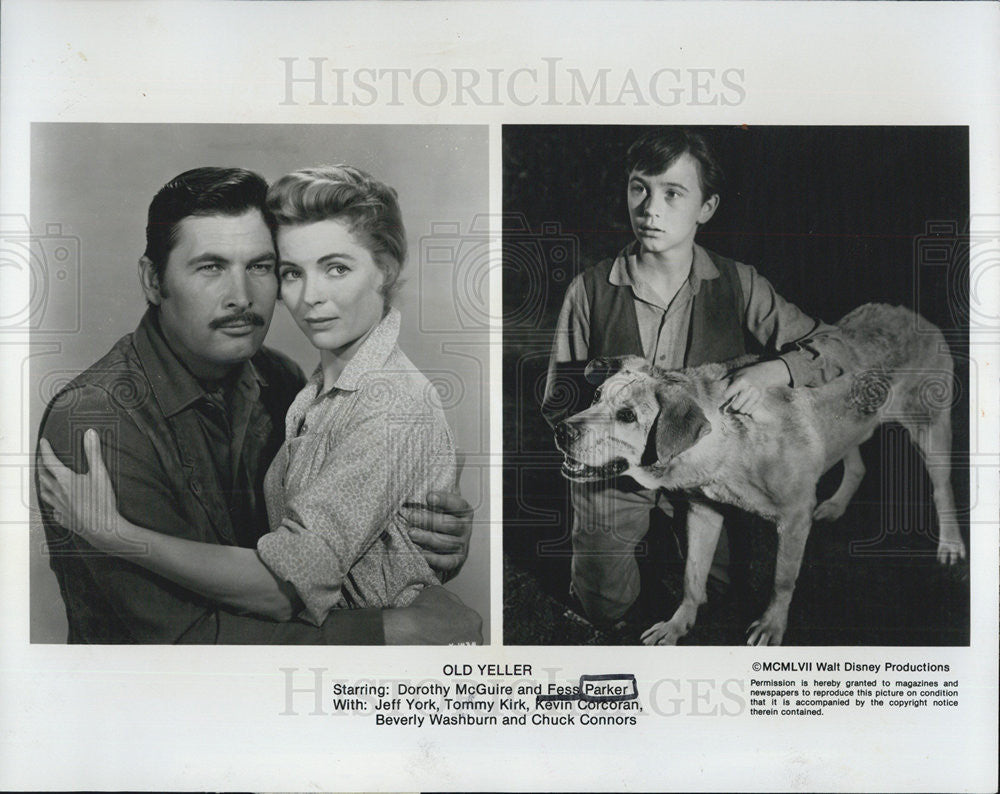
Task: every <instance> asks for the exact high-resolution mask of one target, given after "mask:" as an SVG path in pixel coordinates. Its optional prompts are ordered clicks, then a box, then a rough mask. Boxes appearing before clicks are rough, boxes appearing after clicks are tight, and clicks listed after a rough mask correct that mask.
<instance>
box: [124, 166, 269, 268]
mask: <svg viewBox="0 0 1000 794" xmlns="http://www.w3.org/2000/svg"><path fill="white" fill-rule="evenodd" d="M266 197H267V182H265V181H264V178H263V177H262V176H260V175H259V174H255V173H254V172H253V171H247V170H246V169H243V168H213V167H204V168H193V169H191V170H190V171H185V172H184V173H183V174H180V175H179V176H176V177H174V178H173V179H171V180H170V181H169V182H167V184H165V185H164V186H163V187H161V188H160V190H159V191H158V192H157V194H156V195H155V196H154V197H153V200H152V202H150V205H149V214H148V216H147V221H146V250H145V252H144V254H143V255H144V256H145V257H146V258H148V259H149V261H150V262H152V263H153V270H154V272H155V273H156V276H157V278H159V279H160V280H161V281H162V279H163V269H164V268H165V267H166V265H167V259H168V258H169V257H170V252H171V251H172V250H173V248H174V245H175V244H176V243H177V227H178V225H179V224H180V222H181V221H182V220H184V219H185V218H189V217H191V216H193V215H195V216H204V215H232V216H236V215H242V214H243V213H245V212H249V211H250V210H260V211H261V213H262V214H264V219H265V220H267V214H266V212H265V209H264V201H265V199H266ZM268 223H270V221H268Z"/></svg>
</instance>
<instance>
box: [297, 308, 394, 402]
mask: <svg viewBox="0 0 1000 794" xmlns="http://www.w3.org/2000/svg"><path fill="white" fill-rule="evenodd" d="M399 323H400V314H399V311H398V310H397V309H393V308H390V309H389V311H388V313H387V314H386V315H385V317H383V318H382V320H381V322H379V324H378V325H376V326H375V328H374V329H372V332H371V333H370V334H369V335H368V338H367V339H365V341H364V342H362V343H361V345H360V346H359V347H358V349H357V352H355V354H354V357H353V358H352V359H351V360H350V361H348V362H347V366H345V367H344V370H343V372H341V373H340V377H339V378H337V383H336V385H335V386H334V387H333V389H331V390H330V391H331V392H332V391H333V390H334V389H339V390H341V391H356V390H357V389H358V388H360V386H361V383H362V380H363V378H364V377H365V375H367V374H368V373H369V372H371V371H372V370H377V369H381V368H382V367H384V366H385V362H386V361H387V360H388V359H389V356H390V355H392V351H393V349H394V348H395V347H396V341H397V340H398V339H399ZM316 377H318V378H319V380H318V386H317V388H319V389H322V384H323V373H322V367H321V368H320V369H319V370H317V373H316V375H314V376H313V379H315V378H316Z"/></svg>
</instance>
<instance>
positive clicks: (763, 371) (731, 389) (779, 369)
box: [722, 359, 789, 415]
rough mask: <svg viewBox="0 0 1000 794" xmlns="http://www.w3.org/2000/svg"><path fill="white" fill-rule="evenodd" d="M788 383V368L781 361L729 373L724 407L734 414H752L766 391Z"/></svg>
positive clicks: (762, 363)
mask: <svg viewBox="0 0 1000 794" xmlns="http://www.w3.org/2000/svg"><path fill="white" fill-rule="evenodd" d="M788 381H789V375H788V367H787V366H786V365H785V363H784V362H783V361H781V360H779V359H775V360H774V361H761V362H759V363H757V364H751V365H750V366H748V367H741V368H740V369H737V370H734V371H732V372H730V373H729V386H727V387H726V391H725V393H724V394H723V395H722V407H723V408H726V409H727V410H729V411H731V412H733V413H738V414H747V415H749V414H752V413H753V410H754V408H756V407H757V404H758V403H759V402H760V398H761V397H762V396H763V394H764V391H765V390H766V389H769V388H771V387H772V386H787V385H788Z"/></svg>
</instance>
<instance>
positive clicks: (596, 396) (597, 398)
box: [594, 389, 601, 404]
mask: <svg viewBox="0 0 1000 794" xmlns="http://www.w3.org/2000/svg"><path fill="white" fill-rule="evenodd" d="M600 401H601V390H600V389H598V390H597V391H595V392H594V403H595V404H596V403H599V402H600Z"/></svg>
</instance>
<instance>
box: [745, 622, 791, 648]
mask: <svg viewBox="0 0 1000 794" xmlns="http://www.w3.org/2000/svg"><path fill="white" fill-rule="evenodd" d="M747 632H749V634H750V636H749V637H748V638H747V645H781V640H782V639H783V638H784V636H785V623H784V621H779V620H776V619H775V618H768V617H767V616H766V615H765V616H764V617H762V618H761V619H760V620H755V621H754V622H753V623H751V624H750V625H749V627H747Z"/></svg>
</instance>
